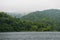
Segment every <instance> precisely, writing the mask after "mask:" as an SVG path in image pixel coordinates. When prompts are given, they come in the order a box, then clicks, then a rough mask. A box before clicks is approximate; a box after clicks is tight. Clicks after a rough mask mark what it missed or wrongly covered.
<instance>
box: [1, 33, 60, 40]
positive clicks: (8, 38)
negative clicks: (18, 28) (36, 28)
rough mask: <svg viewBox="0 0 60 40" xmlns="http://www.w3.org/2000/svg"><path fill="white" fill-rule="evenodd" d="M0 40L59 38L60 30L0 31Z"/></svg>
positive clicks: (54, 39)
mask: <svg viewBox="0 0 60 40" xmlns="http://www.w3.org/2000/svg"><path fill="white" fill-rule="evenodd" d="M0 40H60V32H1V33H0Z"/></svg>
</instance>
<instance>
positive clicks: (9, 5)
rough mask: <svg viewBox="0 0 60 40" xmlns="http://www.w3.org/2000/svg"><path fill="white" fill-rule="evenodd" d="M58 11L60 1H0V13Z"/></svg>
mask: <svg viewBox="0 0 60 40" xmlns="http://www.w3.org/2000/svg"><path fill="white" fill-rule="evenodd" d="M46 9H60V0H0V11H4V12H20V13H28V12H33V11H41V10H46Z"/></svg>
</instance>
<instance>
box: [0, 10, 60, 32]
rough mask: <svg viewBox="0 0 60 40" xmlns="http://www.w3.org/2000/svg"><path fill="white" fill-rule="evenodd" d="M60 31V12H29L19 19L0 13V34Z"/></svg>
mask: <svg viewBox="0 0 60 40" xmlns="http://www.w3.org/2000/svg"><path fill="white" fill-rule="evenodd" d="M20 31H60V10H57V9H50V10H44V11H36V12H31V13H30V14H27V15H25V16H23V17H21V18H16V17H13V16H11V15H8V14H7V13H5V12H0V32H20Z"/></svg>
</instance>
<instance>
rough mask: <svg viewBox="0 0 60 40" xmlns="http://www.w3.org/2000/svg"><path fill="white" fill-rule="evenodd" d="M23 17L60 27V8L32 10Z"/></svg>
mask: <svg viewBox="0 0 60 40" xmlns="http://www.w3.org/2000/svg"><path fill="white" fill-rule="evenodd" d="M21 19H22V20H30V21H32V22H40V23H44V24H49V25H53V26H55V27H56V28H57V27H60V10H58V9H49V10H44V11H36V12H31V13H30V14H28V15H26V16H23V17H22V18H21Z"/></svg>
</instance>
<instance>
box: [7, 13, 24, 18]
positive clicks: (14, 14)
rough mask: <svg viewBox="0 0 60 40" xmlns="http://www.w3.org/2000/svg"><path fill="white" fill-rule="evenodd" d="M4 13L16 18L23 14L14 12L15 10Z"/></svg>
mask: <svg viewBox="0 0 60 40" xmlns="http://www.w3.org/2000/svg"><path fill="white" fill-rule="evenodd" d="M6 13H7V14H8V15H11V16H13V17H16V18H21V17H22V16H24V14H21V13H15V12H6Z"/></svg>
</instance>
